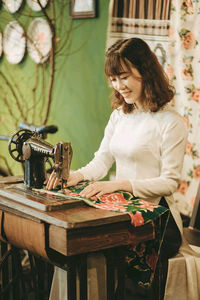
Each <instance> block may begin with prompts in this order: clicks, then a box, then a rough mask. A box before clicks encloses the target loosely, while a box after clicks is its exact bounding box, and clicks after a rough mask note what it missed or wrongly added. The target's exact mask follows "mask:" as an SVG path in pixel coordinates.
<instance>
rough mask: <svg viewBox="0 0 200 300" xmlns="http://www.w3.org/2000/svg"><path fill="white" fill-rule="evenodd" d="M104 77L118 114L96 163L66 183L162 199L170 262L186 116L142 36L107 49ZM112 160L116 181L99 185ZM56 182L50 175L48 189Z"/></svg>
mask: <svg viewBox="0 0 200 300" xmlns="http://www.w3.org/2000/svg"><path fill="white" fill-rule="evenodd" d="M105 73H106V76H107V77H108V80H109V81H110V83H111V85H112V87H113V90H114V95H113V101H112V107H113V109H114V110H113V112H112V114H111V116H110V119H109V121H108V124H107V126H106V128H105V133H104V137H103V140H102V142H101V145H100V147H99V150H98V151H97V152H96V153H95V156H94V158H93V160H92V161H91V162H89V164H88V165H86V166H85V167H83V168H81V169H79V170H77V172H75V173H73V174H71V175H70V176H69V179H68V182H67V185H68V186H73V185H76V184H77V183H78V182H80V181H82V180H90V181H91V183H90V184H89V185H88V186H87V187H86V188H85V189H84V190H83V191H82V192H81V196H83V197H87V198H89V197H92V196H94V195H96V196H97V197H100V196H102V195H103V194H106V193H112V192H114V191H117V190H124V191H128V192H131V193H133V194H134V196H137V197H139V198H141V199H144V200H146V201H150V202H153V203H156V204H158V203H160V200H161V198H162V197H164V199H165V200H162V203H161V205H165V206H167V207H169V208H170V211H171V213H172V216H173V217H172V216H171V219H170V222H169V227H170V228H169V230H168V232H170V236H169V235H168V234H166V236H165V241H164V243H163V248H162V252H161V255H163V257H164V258H165V260H167V259H168V257H170V256H172V255H174V254H176V252H177V251H178V248H179V247H180V244H181V235H180V232H179V230H180V231H181V226H182V222H181V218H180V216H179V213H178V210H177V209H176V205H175V202H174V200H173V196H172V194H173V193H174V192H175V191H176V188H177V185H178V182H179V179H180V174H181V169H182V164H183V157H184V153H185V145H186V138H187V131H186V127H185V125H184V122H183V119H182V117H181V116H180V115H179V114H178V113H177V112H175V111H174V110H173V108H172V107H171V106H170V105H169V102H170V101H171V100H172V98H173V96H174V90H173V88H172V86H171V85H170V84H169V81H168V78H167V77H166V75H165V73H164V71H163V69H162V67H161V65H160V64H159V62H158V59H157V58H156V56H155V54H154V53H153V52H152V51H151V50H150V48H149V46H148V45H147V44H146V43H145V42H144V41H143V40H141V39H138V38H132V39H126V40H120V41H118V42H116V43H115V44H114V45H113V46H112V47H111V48H109V49H108V51H107V53H106V62H105ZM114 162H115V163H116V179H115V180H114V181H99V180H100V179H102V178H104V177H105V175H106V174H107V172H108V171H109V169H110V168H111V166H112V164H113V163H114ZM58 183H59V181H58V179H57V178H56V175H55V173H52V174H51V176H50V178H49V181H48V183H47V189H52V188H55V187H56V186H57V185H58ZM162 199H163V198H162ZM174 220H175V222H174ZM178 227H179V230H178ZM171 233H172V234H171ZM102 299H106V298H102ZM100 300H101V299H100Z"/></svg>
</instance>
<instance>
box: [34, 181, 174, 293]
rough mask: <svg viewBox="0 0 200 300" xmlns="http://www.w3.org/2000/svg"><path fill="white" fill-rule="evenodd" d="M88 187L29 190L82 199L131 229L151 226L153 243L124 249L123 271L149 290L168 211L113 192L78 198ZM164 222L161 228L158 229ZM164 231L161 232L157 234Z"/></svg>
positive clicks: (128, 195) (118, 192) (85, 184)
mask: <svg viewBox="0 0 200 300" xmlns="http://www.w3.org/2000/svg"><path fill="white" fill-rule="evenodd" d="M87 185H88V181H84V182H81V183H79V184H78V185H76V186H75V187H69V188H67V189H65V190H64V192H62V193H61V191H59V190H57V191H48V190H46V189H33V191H35V192H36V193H40V194H44V193H45V194H49V195H56V196H59V195H60V196H61V197H64V198H70V199H71V198H74V199H82V200H83V201H84V202H86V203H87V204H88V205H90V206H93V207H95V208H99V209H105V210H110V211H116V212H122V213H126V214H127V213H128V214H129V216H130V220H131V224H132V225H133V226H135V227H137V226H142V225H144V224H147V223H149V222H152V223H153V225H154V228H155V239H153V240H150V241H147V242H144V243H140V244H138V245H137V246H133V245H129V246H128V247H127V249H126V271H127V276H129V277H131V278H132V279H133V280H134V281H136V282H137V283H138V284H139V285H140V286H142V287H146V288H148V287H150V286H151V283H152V280H153V278H154V272H155V269H156V265H157V261H158V257H159V252H160V247H161V245H162V240H163V236H164V231H165V227H166V225H167V221H168V216H169V209H167V208H165V207H163V206H160V205H156V204H153V203H150V202H147V201H144V200H141V199H138V198H137V197H134V196H133V195H132V194H131V193H129V192H125V191H117V192H115V193H111V194H105V195H103V196H101V197H100V198H99V199H97V198H96V197H92V199H88V198H82V197H80V196H79V193H80V192H81V191H82V190H83V189H84V188H85V187H86V186H87ZM161 222H164V226H161ZM161 228H164V230H161Z"/></svg>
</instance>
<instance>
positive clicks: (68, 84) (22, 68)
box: [0, 0, 111, 173]
mask: <svg viewBox="0 0 200 300" xmlns="http://www.w3.org/2000/svg"><path fill="white" fill-rule="evenodd" d="M57 3H58V4H57V5H58V6H59V5H60V4H59V1H58V2H57ZM108 5H109V1H108V0H99V16H98V18H95V19H82V20H73V21H72V28H73V29H72V33H71V38H70V41H71V47H70V50H69V49H68V50H67V49H66V50H64V52H62V55H60V57H59V59H58V64H57V65H56V68H58V70H56V73H55V82H54V87H53V100H52V105H51V108H50V115H49V119H48V124H52V123H53V124H56V125H58V127H59V131H58V133H57V134H56V135H52V136H49V138H48V141H49V142H50V143H52V144H53V145H54V144H56V143H57V142H59V141H61V140H62V141H70V142H71V143H72V148H73V153H74V155H73V160H72V169H77V168H79V167H81V166H83V165H85V164H86V163H87V162H89V160H90V159H91V158H92V157H93V154H94V152H95V151H96V150H97V149H98V146H99V143H100V141H101V139H102V137H103V131H104V127H105V125H106V123H107V120H108V118H109V115H110V112H111V109H110V99H109V98H110V90H109V89H108V86H107V82H106V79H105V76H104V53H105V43H106V30H107V21H108ZM65 10H66V8H65ZM24 11H26V5H25V7H24V8H23V9H22V10H21V11H20V12H18V14H17V17H16V16H15V15H16V14H15V15H14V16H9V17H7V15H6V13H4V9H3V8H2V11H1V12H0V29H1V31H3V30H4V28H5V25H6V23H8V20H12V18H14V17H15V18H16V19H18V20H20V24H21V25H23V26H24V28H25V29H26V28H27V26H28V24H29V22H28V21H27V16H26V15H25V14H24V13H23V12H24ZM68 11H69V10H68V9H67V11H65V14H67V18H66V20H64V21H63V25H62V33H61V34H60V36H59V38H60V39H61V40H62V39H64V37H65V34H66V32H67V30H68V26H69V25H68V21H69V16H68ZM1 13H2V16H3V18H2V17H1ZM3 13H4V14H3ZM5 16H6V17H5ZM35 16H37V14H35ZM57 35H59V32H58V33H57ZM65 51H66V52H65ZM65 54H66V56H65ZM45 68H46V69H47V70H48V65H47V64H46V67H45ZM35 70H36V65H35V63H34V62H32V60H31V59H30V57H29V56H28V54H26V57H25V58H24V60H23V62H21V63H20V64H18V65H10V64H9V63H8V62H7V61H6V58H5V57H4V55H3V56H2V58H1V59H0V71H1V72H2V73H3V74H5V75H6V76H7V78H9V79H10V82H13V84H14V85H15V86H16V83H14V82H15V80H14V79H13V78H15V79H16V78H18V81H17V92H19V91H20V92H19V94H22V95H23V97H24V102H25V101H27V102H28V101H29V99H30V97H31V88H30V86H29V85H31V82H34V74H35V72H36V71H35ZM15 73H16V76H15ZM20 76H21V77H20ZM21 78H22V79H23V78H25V79H24V80H22V79H21ZM0 84H1V85H0V86H1V90H2V88H3V87H4V89H5V82H3V79H2V77H0ZM38 85H41V87H40V89H41V90H40V93H39V94H40V98H39V99H40V101H41V102H42V101H43V99H42V95H45V92H44V91H43V90H42V84H41V82H39V83H38ZM2 86H3V87H2ZM5 94H6V95H7V96H6V97H9V92H8V93H5V91H4V97H5ZM1 95H2V93H1ZM19 97H20V96H19ZM21 98H22V97H21ZM2 99H3V98H2V96H0V105H1V106H0V118H1V120H2V117H3V118H5V116H6V119H7V125H6V126H5V122H1V129H2V130H1V134H11V133H13V132H14V131H15V128H14V126H13V122H12V118H11V120H10V117H9V118H7V115H8V114H9V112H8V111H6V110H4V109H3V105H4V103H3V101H2ZM11 105H12V106H13V107H14V106H15V104H14V102H13V104H12V102H11ZM14 110H16V114H18V113H17V108H14ZM36 111H37V114H38V115H39V114H40V111H41V107H40V106H36ZM31 113H32V112H31V111H28V114H31ZM28 120H29V122H30V118H29V117H28ZM18 121H19V122H20V121H21V120H20V115H19V118H18ZM37 123H38V121H37ZM37 125H39V123H38V124H37ZM4 144H5V143H4ZM0 149H1V155H5V156H6V157H8V156H9V155H8V153H7V145H4V147H3V143H2V146H1V148H0ZM0 163H1V164H3V161H2V160H0ZM9 164H10V165H11V167H12V169H13V170H15V171H14V172H15V173H20V168H19V166H18V165H19V164H18V163H15V161H14V160H11V161H10V160H9Z"/></svg>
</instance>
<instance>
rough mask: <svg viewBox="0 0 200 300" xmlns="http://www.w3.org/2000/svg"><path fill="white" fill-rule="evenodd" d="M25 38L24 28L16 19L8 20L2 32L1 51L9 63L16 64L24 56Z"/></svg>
mask: <svg viewBox="0 0 200 300" xmlns="http://www.w3.org/2000/svg"><path fill="white" fill-rule="evenodd" d="M25 49H26V39H25V33H24V29H23V28H22V27H21V25H19V23H18V22H17V21H12V22H9V23H8V25H7V26H6V28H5V30H4V34H3V51H4V53H5V56H6V58H7V60H8V61H9V62H10V63H11V64H18V63H19V62H20V61H21V60H22V58H23V57H24V53H25Z"/></svg>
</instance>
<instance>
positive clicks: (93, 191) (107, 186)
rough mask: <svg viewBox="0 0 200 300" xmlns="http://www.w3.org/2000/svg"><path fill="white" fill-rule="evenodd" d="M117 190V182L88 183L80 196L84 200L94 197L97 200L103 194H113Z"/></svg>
mask: <svg viewBox="0 0 200 300" xmlns="http://www.w3.org/2000/svg"><path fill="white" fill-rule="evenodd" d="M117 189H118V184H117V181H95V182H90V183H89V185H88V186H87V187H86V188H84V190H82V191H81V192H80V196H81V197H85V198H91V197H92V196H96V197H97V198H99V197H101V196H102V195H104V194H108V193H113V192H115V191H116V190H117Z"/></svg>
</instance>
